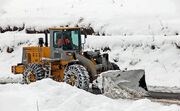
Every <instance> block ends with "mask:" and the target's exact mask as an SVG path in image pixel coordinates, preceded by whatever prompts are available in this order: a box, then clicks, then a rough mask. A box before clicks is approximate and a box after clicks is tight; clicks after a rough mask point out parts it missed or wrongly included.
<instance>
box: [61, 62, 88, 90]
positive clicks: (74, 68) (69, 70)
mask: <svg viewBox="0 0 180 111" xmlns="http://www.w3.org/2000/svg"><path fill="white" fill-rule="evenodd" d="M64 82H66V83H68V84H70V85H72V86H76V87H78V88H80V89H84V90H86V91H88V89H89V75H88V72H87V70H86V68H85V67H84V66H82V65H78V64H75V65H70V66H67V67H66V68H65V70H64Z"/></svg>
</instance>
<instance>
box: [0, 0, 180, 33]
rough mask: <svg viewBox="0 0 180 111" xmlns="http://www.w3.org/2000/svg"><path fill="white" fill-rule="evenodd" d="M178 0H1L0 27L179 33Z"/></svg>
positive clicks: (102, 31)
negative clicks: (82, 28) (63, 27)
mask: <svg viewBox="0 0 180 111" xmlns="http://www.w3.org/2000/svg"><path fill="white" fill-rule="evenodd" d="M179 4H180V2H179V0H98V1H97V0H61V1H58V0H38V1H37V0H8V1H7V0H1V4H0V27H1V28H2V29H6V28H9V26H10V27H11V28H12V29H13V27H14V26H16V27H23V24H25V28H32V29H34V28H35V29H37V30H41V29H45V28H48V27H52V26H64V25H71V26H74V25H77V24H78V25H80V26H84V27H88V26H90V27H93V29H94V30H95V31H96V32H100V33H106V34H111V35H117V34H121V35H124V34H128V35H132V34H148V35H149V34H163V35H168V34H170V35H175V34H179V32H180V14H179V10H180V9H179Z"/></svg>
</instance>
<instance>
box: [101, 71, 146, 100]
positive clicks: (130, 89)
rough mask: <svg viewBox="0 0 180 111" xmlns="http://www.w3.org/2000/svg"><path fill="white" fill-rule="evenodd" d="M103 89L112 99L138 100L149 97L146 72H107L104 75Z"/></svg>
mask: <svg viewBox="0 0 180 111" xmlns="http://www.w3.org/2000/svg"><path fill="white" fill-rule="evenodd" d="M102 87H103V92H104V94H105V95H106V96H109V97H111V98H136V97H138V98H139V97H144V96H146V95H147V90H148V89H147V86H146V81H145V71H144V70H141V69H140V70H130V71H117V70H116V71H107V72H104V73H103V74H102Z"/></svg>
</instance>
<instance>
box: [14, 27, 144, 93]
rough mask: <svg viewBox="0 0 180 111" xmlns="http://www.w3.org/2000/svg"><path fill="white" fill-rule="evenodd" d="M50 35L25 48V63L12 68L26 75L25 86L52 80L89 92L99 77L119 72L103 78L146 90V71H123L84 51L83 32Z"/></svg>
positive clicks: (53, 31) (57, 31) (69, 29)
mask: <svg viewBox="0 0 180 111" xmlns="http://www.w3.org/2000/svg"><path fill="white" fill-rule="evenodd" d="M48 32H49V33H50V34H48V33H47V32H46V33H45V43H44V40H43V38H39V45H38V46H30V47H23V53H22V62H21V63H19V64H17V65H15V66H12V73H14V74H23V82H24V83H27V84H29V83H31V82H35V81H38V80H41V79H43V78H52V79H53V80H55V81H59V82H66V83H68V84H71V85H73V86H77V87H78V88H80V89H84V90H88V89H89V84H90V83H92V82H93V81H94V80H96V79H97V77H98V75H99V74H101V73H102V72H105V71H109V70H116V71H117V73H116V74H114V73H115V72H116V71H113V73H112V75H111V74H108V75H110V76H107V74H105V76H104V77H106V78H108V79H109V78H110V79H111V80H115V79H118V78H119V79H118V80H120V81H119V82H118V83H116V85H119V84H120V85H121V84H122V85H124V84H125V85H124V86H127V87H129V88H130V89H132V88H135V87H139V86H140V87H142V89H145V90H147V88H146V83H145V74H144V70H138V71H139V72H138V71H120V69H119V67H118V66H117V65H116V64H115V63H112V62H110V61H109V57H108V56H109V55H108V54H107V53H103V54H101V53H100V51H99V50H96V51H83V46H84V41H85V38H86V35H85V34H84V35H83V36H81V28H79V27H61V28H49V31H48ZM49 43H50V45H49ZM137 72H138V74H136V73H137ZM131 76H132V77H131ZM103 80H104V79H103ZM115 81H117V80H115ZM115 81H114V82H115ZM123 81H125V82H123ZM108 84H110V83H108ZM106 86H107V85H106ZM116 87H117V86H116Z"/></svg>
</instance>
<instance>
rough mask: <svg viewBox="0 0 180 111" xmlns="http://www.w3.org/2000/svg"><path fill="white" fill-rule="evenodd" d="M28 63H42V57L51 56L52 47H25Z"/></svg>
mask: <svg viewBox="0 0 180 111" xmlns="http://www.w3.org/2000/svg"><path fill="white" fill-rule="evenodd" d="M23 50H24V51H25V54H26V55H25V57H26V58H27V63H42V61H41V58H50V47H24V48H23Z"/></svg>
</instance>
